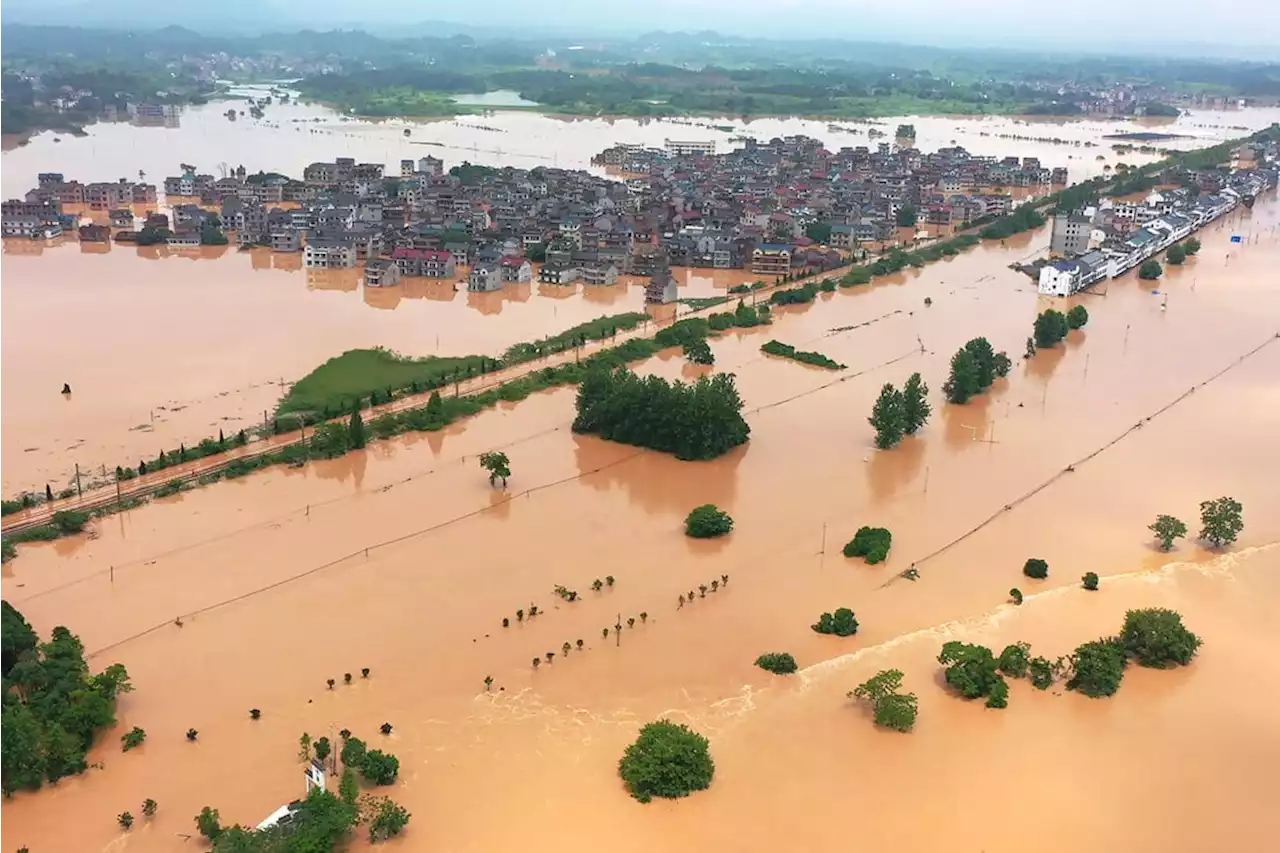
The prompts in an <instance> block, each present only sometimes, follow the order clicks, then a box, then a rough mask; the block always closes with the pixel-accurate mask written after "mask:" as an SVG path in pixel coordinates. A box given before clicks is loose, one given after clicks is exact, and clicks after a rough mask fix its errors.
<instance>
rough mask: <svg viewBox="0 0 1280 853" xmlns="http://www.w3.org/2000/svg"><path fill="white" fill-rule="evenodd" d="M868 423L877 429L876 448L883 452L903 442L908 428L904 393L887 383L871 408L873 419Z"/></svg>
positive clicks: (868, 419)
mask: <svg viewBox="0 0 1280 853" xmlns="http://www.w3.org/2000/svg"><path fill="white" fill-rule="evenodd" d="M867 422H868V423H869V424H871V426H873V427H875V431H876V447H878V448H880V449H881V450H888V449H889V448H891V447H893V446H894V445H896V444H897V443H898V442H900V441H902V436H903V435H904V434H905V433H906V428H907V422H906V411H905V408H904V399H903V395H902V392H901V391H899V390H898V389H896V388H894V387H893V385H892V384H890V383H888V382H886V383H885V384H884V387H883V388H881V389H880V396H879V397H877V398H876V402H875V405H874V406H872V407H871V417H869V418H867Z"/></svg>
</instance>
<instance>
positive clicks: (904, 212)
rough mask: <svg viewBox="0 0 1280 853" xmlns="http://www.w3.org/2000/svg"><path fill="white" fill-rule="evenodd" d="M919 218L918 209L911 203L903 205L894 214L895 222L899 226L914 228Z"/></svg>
mask: <svg viewBox="0 0 1280 853" xmlns="http://www.w3.org/2000/svg"><path fill="white" fill-rule="evenodd" d="M918 218H919V216H918V214H917V213H916V209H915V208H914V207H912V206H911V205H909V204H904V205H902V207H899V208H898V212H897V213H895V214H894V222H895V223H897V226H898V227H899V228H914V227H915V224H916V220H917V219H918Z"/></svg>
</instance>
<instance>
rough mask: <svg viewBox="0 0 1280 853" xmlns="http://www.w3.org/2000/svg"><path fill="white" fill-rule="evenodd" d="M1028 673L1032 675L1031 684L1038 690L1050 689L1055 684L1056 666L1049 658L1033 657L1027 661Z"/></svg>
mask: <svg viewBox="0 0 1280 853" xmlns="http://www.w3.org/2000/svg"><path fill="white" fill-rule="evenodd" d="M1027 673H1028V674H1029V675H1030V676H1031V686H1032V687H1034V688H1036V689H1037V690H1048V689H1049V688H1050V687H1052V686H1053V678H1054V667H1053V664H1052V663H1050V662H1049V659H1048V658H1043V657H1034V658H1032V659H1031V660H1030V661H1028V662H1027Z"/></svg>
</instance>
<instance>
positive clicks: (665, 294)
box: [644, 252, 679, 305]
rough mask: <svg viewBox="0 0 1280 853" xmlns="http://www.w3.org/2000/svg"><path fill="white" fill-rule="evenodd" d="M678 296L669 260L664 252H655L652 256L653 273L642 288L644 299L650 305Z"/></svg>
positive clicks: (664, 302)
mask: <svg viewBox="0 0 1280 853" xmlns="http://www.w3.org/2000/svg"><path fill="white" fill-rule="evenodd" d="M677 298H679V290H678V289H677V287H676V279H675V276H673V275H672V274H671V262H670V259H669V258H668V257H667V254H666V252H657V253H655V255H654V258H653V274H652V275H651V276H650V277H649V283H648V284H646V285H645V288H644V301H645V302H646V303H648V304H650V305H666V304H668V303H670V302H675V301H676V299H677Z"/></svg>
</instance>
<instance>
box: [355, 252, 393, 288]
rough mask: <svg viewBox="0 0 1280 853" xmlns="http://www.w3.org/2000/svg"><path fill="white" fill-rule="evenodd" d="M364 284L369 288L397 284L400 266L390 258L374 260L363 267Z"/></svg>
mask: <svg viewBox="0 0 1280 853" xmlns="http://www.w3.org/2000/svg"><path fill="white" fill-rule="evenodd" d="M364 283H365V284H366V285H367V286H369V287H390V286H391V285H393V284H399V283H400V266H399V265H398V264H397V263H396V262H395V261H393V260H391V259H390V258H374V259H373V260H371V261H369V262H368V263H366V264H365V265H364Z"/></svg>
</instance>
